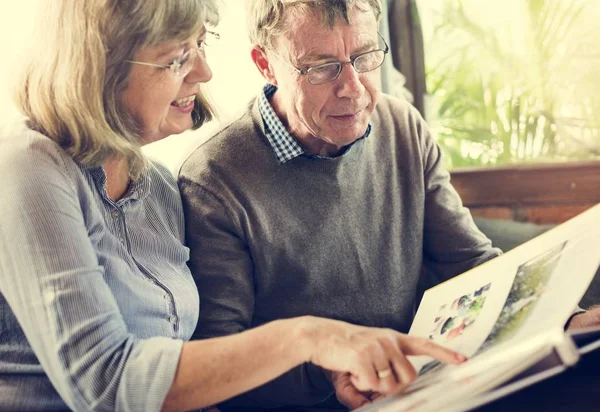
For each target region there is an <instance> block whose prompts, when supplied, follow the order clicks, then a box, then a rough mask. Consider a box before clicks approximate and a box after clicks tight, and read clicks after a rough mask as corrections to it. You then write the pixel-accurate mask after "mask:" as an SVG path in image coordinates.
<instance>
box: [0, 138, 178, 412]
mask: <svg viewBox="0 0 600 412" xmlns="http://www.w3.org/2000/svg"><path fill="white" fill-rule="evenodd" d="M15 146H19V147H17V148H15V147H13V146H12V145H10V144H8V143H5V142H1V141H0V192H1V193H2V196H0V217H1V221H0V294H1V296H0V297H4V298H5V299H6V302H7V303H8V305H9V307H10V310H11V311H12V313H13V314H14V316H15V318H16V319H17V321H18V323H19V326H20V327H21V328H22V330H23V332H24V333H25V335H26V337H27V340H28V342H29V344H30V345H31V347H32V349H33V351H34V352H35V355H36V357H37V359H38V360H39V362H40V364H41V366H42V367H43V369H44V372H45V373H46V374H47V376H48V378H49V379H50V381H51V382H52V385H53V386H54V388H55V389H56V391H57V392H58V393H59V395H60V396H61V397H62V399H63V400H64V402H65V403H66V404H67V405H68V406H69V408H71V409H73V410H78V411H92V410H121V411H132V410H147V411H158V410H160V409H161V407H162V404H163V402H164V399H165V397H166V394H167V393H168V391H169V389H170V387H171V384H172V381H173V379H174V376H175V371H176V368H177V364H178V361H179V356H180V352H181V348H182V342H181V341H178V340H173V339H167V338H158V337H157V338H150V339H146V340H138V339H137V338H136V337H135V336H133V335H132V334H131V333H129V332H128V331H127V327H126V325H125V323H124V321H123V318H122V316H121V314H120V311H119V307H118V305H117V303H116V301H115V299H114V296H113V295H112V292H111V290H110V288H109V287H108V285H107V284H106V282H105V280H104V268H103V267H102V266H100V265H99V264H98V259H97V256H96V254H95V251H94V248H93V245H92V242H93V238H94V233H95V230H94V227H89V228H88V227H86V220H85V217H84V216H85V214H86V213H87V211H84V210H82V209H81V202H80V199H79V197H78V196H79V192H78V190H77V187H78V186H77V184H76V183H75V180H76V179H74V177H73V176H74V174H73V173H74V170H75V169H76V166H74V164H73V163H71V166H72V167H71V168H70V169H68V168H67V166H66V165H65V161H66V159H65V157H66V155H64V154H62V153H61V152H60V151H59V149H58V148H57V147H56V146H55V145H54V144H53V143H51V142H50V141H48V142H39V141H38V142H37V143H35V144H32V145H30V146H29V147H26V148H24V147H22V146H21V145H15ZM96 241H97V240H96ZM0 304H1V303H0ZM1 309H2V307H0V310H1ZM7 316H8V315H7Z"/></svg>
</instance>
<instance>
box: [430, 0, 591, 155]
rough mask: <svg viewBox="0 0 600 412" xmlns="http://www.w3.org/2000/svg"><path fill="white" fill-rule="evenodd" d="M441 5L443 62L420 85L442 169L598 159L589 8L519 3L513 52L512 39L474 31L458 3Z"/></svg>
mask: <svg viewBox="0 0 600 412" xmlns="http://www.w3.org/2000/svg"><path fill="white" fill-rule="evenodd" d="M445 1H446V2H445V8H444V11H443V13H442V21H441V23H440V24H439V25H438V26H437V27H436V29H435V34H434V45H433V47H437V48H438V49H442V48H443V49H444V50H446V52H445V53H443V54H441V56H440V57H439V58H438V59H436V61H434V62H431V61H428V73H427V83H428V88H429V93H430V94H432V95H433V96H434V99H435V101H436V102H437V110H436V115H437V119H433V120H432V121H431V126H432V131H433V133H434V134H435V135H436V137H437V139H438V142H439V143H440V145H441V146H442V149H443V150H444V152H445V154H446V158H447V162H448V166H449V167H456V166H461V167H462V166H482V165H499V164H510V163H523V162H532V161H562V160H572V159H594V158H600V132H599V130H600V127H599V126H600V124H599V121H600V81H598V69H600V65H598V62H600V59H598V57H599V56H600V53H597V52H596V51H595V50H594V49H592V50H591V51H590V47H591V45H590V44H591V43H590V40H591V39H594V38H595V37H596V36H593V35H592V32H591V31H590V30H592V29H589V27H590V26H592V25H590V24H587V23H586V22H585V21H584V20H583V16H585V14H586V11H587V9H588V7H598V6H597V5H595V4H594V3H595V2H590V1H584V0H523V2H524V4H525V6H524V7H523V9H520V10H514V13H525V14H526V16H527V17H526V18H525V19H524V21H525V22H526V26H527V27H525V28H523V33H524V35H523V37H524V38H523V42H522V43H523V45H522V49H520V50H514V45H515V44H520V43H519V42H515V41H514V39H511V38H508V39H507V38H506V37H510V36H511V35H510V34H508V33H512V32H511V31H510V30H506V31H505V32H502V31H499V30H497V29H496V30H493V29H491V28H488V27H485V26H483V25H482V24H480V23H479V22H478V21H475V20H474V19H472V18H471V17H470V16H469V14H468V13H467V12H466V10H465V7H464V4H463V3H464V0H445ZM485 1H493V0H485ZM586 26H587V28H588V29H586ZM593 26H594V29H593V31H596V32H598V29H596V28H595V25H593ZM593 41H594V42H596V40H593ZM586 53H588V54H589V55H590V56H591V57H590V60H589V61H588V60H585V59H586V56H587V54H586ZM582 59H583V60H582ZM582 62H583V64H582Z"/></svg>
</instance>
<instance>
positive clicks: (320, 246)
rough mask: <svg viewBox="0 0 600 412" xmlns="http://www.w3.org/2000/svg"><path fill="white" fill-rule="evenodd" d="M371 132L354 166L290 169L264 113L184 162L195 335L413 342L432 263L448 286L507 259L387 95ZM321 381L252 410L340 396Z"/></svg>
mask: <svg viewBox="0 0 600 412" xmlns="http://www.w3.org/2000/svg"><path fill="white" fill-rule="evenodd" d="M371 124H372V130H371V134H370V135H369V136H368V137H367V138H365V139H361V140H359V141H357V142H356V143H354V145H353V146H352V147H351V148H350V150H348V151H346V152H345V153H344V155H342V156H339V157H335V158H331V159H317V158H311V157H307V156H300V157H298V158H295V159H293V160H291V161H289V162H287V163H285V164H283V165H282V164H279V163H278V162H277V160H276V158H275V155H274V153H273V151H272V149H271V147H270V145H269V143H268V141H267V139H266V137H265V136H264V125H263V122H262V119H261V116H260V113H259V110H258V107H257V104H256V103H254V104H253V105H252V106H250V107H249V108H248V110H247V111H246V112H245V113H244V114H243V115H242V116H241V117H240V118H239V119H238V120H236V121H234V122H233V123H232V124H230V125H229V126H228V127H226V128H225V129H223V130H222V131H220V132H219V133H218V134H217V135H215V136H214V137H213V138H212V139H210V140H209V141H208V142H207V143H205V144H204V145H202V146H201V147H199V148H198V149H196V150H195V151H194V152H193V153H192V154H191V155H190V157H189V158H188V159H187V160H186V161H185V163H184V164H183V166H182V168H181V172H180V176H179V185H180V188H181V191H182V196H183V203H184V210H185V213H186V222H187V223H186V225H187V229H186V237H187V242H188V244H189V246H190V248H191V260H190V266H191V270H192V274H193V276H194V278H195V279H196V281H197V284H198V289H199V292H200V301H201V303H200V320H199V324H198V328H197V330H196V335H195V336H196V337H198V338H204V337H211V336H219V335H226V334H231V333H235V332H239V331H242V330H244V329H247V328H251V327H254V326H257V325H260V324H262V323H265V322H268V321H271V320H274V319H278V318H287V317H293V316H299V315H306V314H311V315H317V316H324V317H329V318H335V319H341V320H345V321H349V322H353V323H358V324H362V325H369V326H382V327H389V328H393V329H396V330H399V331H404V332H406V331H407V330H408V329H409V327H410V324H411V321H412V318H413V315H414V309H415V298H416V296H417V284H418V282H419V274H420V273H421V268H422V265H423V263H425V264H426V265H427V267H428V268H429V269H430V271H431V272H433V273H434V274H435V275H436V276H437V277H438V278H439V279H447V278H450V277H452V276H455V275H457V274H459V273H462V272H464V271H466V270H468V269H470V268H472V267H474V266H476V265H478V264H480V263H482V262H484V261H487V260H489V259H491V258H493V257H495V256H497V255H498V254H499V253H500V252H499V250H497V249H493V248H492V247H491V244H490V241H489V240H488V239H487V238H486V237H485V236H484V235H483V234H481V232H479V230H478V229H477V228H476V227H475V225H474V223H473V220H472V219H471V216H470V214H469V212H468V210H467V209H465V208H463V207H462V205H461V202H460V199H459V197H458V195H457V194H456V192H455V191H454V189H453V188H452V186H451V185H450V182H449V174H448V172H447V171H446V170H445V169H444V167H443V164H442V159H441V153H440V149H439V147H438V146H437V145H436V144H435V142H434V141H433V140H432V138H431V136H430V134H429V131H428V129H427V126H426V125H425V123H424V121H423V120H422V118H421V117H420V116H419V114H418V113H417V112H416V110H415V109H414V108H413V107H412V106H410V105H409V104H407V103H405V102H402V101H399V100H395V99H392V98H390V97H386V96H384V97H383V98H382V100H381V101H380V103H379V104H378V106H377V108H376V110H375V112H374V114H373V116H372V118H371ZM429 283H431V282H429ZM313 372H314V370H312V369H311V368H306V367H302V368H297V369H296V370H294V371H292V372H290V373H288V374H286V375H284V376H283V377H281V378H279V379H277V380H276V381H275V382H273V383H270V384H267V385H265V386H264V387H262V388H259V389H258V390H255V391H253V392H251V393H250V394H249V395H248V396H246V397H245V399H246V400H249V399H250V400H252V401H253V402H255V403H256V404H258V405H261V406H269V407H274V406H284V405H290V404H311V403H314V402H316V401H318V400H320V399H322V398H323V397H325V396H327V395H328V393H330V391H331V388H330V387H329V386H328V385H327V384H326V382H324V381H322V379H321V378H320V377H319V375H318V374H316V373H313Z"/></svg>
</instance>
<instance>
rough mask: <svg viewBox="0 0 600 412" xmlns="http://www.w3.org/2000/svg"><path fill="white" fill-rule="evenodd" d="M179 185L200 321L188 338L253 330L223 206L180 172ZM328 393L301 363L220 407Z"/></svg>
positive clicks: (243, 264) (294, 401) (242, 245)
mask: <svg viewBox="0 0 600 412" xmlns="http://www.w3.org/2000/svg"><path fill="white" fill-rule="evenodd" d="M179 186H180V189H181V195H182V200H183V207H184V213H185V216H186V219H185V220H186V240H187V243H188V246H189V248H190V253H191V255H190V261H189V265H190V269H191V272H192V276H193V277H194V280H195V282H196V285H197V287H198V292H199V295H200V318H199V320H198V325H197V328H196V331H195V333H194V339H204V338H210V337H216V336H223V335H229V334H233V333H238V332H242V331H244V330H246V329H249V328H250V327H252V326H253V325H252V317H253V309H254V292H255V291H254V265H253V262H252V256H251V254H250V251H249V247H248V245H247V244H246V242H245V240H244V239H245V237H244V235H243V233H242V230H241V229H240V228H239V225H237V224H236V223H235V219H234V218H233V215H232V214H231V212H229V208H228V207H227V206H226V205H225V204H223V202H221V201H220V200H219V199H218V198H217V197H216V196H215V195H214V194H212V193H210V192H209V191H207V190H206V189H204V188H203V187H201V186H200V185H199V184H198V183H197V182H195V181H194V180H193V178H192V177H191V176H188V175H187V174H186V175H184V174H181V175H180V176H179ZM291 350H294V348H290V351H291ZM249 355H250V356H251V354H249ZM332 393H333V387H332V386H331V384H330V383H329V381H328V380H327V379H326V377H325V375H324V373H323V371H322V370H321V369H320V368H318V367H317V366H315V365H312V364H304V365H301V366H298V367H296V368H294V369H292V370H291V371H290V372H288V373H286V374H284V375H282V376H280V377H279V378H277V379H275V380H274V381H271V382H270V383H268V384H266V385H263V386H261V387H259V388H257V389H255V390H252V391H250V392H248V393H247V394H245V395H242V396H239V397H237V398H235V399H233V400H231V401H228V402H227V403H225V405H224V408H225V410H226V409H227V406H229V407H236V408H237V407H240V408H242V409H243V408H249V407H263V408H275V407H281V406H290V405H311V404H316V403H319V402H321V401H323V400H324V399H327V398H328V397H329V396H330V395H331V394H332Z"/></svg>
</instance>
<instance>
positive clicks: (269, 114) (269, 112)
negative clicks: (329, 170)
mask: <svg viewBox="0 0 600 412" xmlns="http://www.w3.org/2000/svg"><path fill="white" fill-rule="evenodd" d="M276 91H277V86H274V85H272V84H269V83H268V84H266V85H265V86H264V87H263V91H262V93H261V94H260V95H259V97H258V109H259V111H260V115H261V117H262V119H263V122H264V124H265V135H266V137H267V140H268V141H269V143H270V144H271V149H273V152H274V153H275V156H276V157H277V161H278V162H279V164H284V163H286V162H289V161H290V160H292V159H294V158H296V157H298V156H302V155H307V156H311V157H315V158H325V159H328V157H325V156H314V155H311V154H309V153H306V151H305V150H304V148H303V147H302V146H301V145H300V143H298V140H296V138H295V137H294V136H292V135H291V134H290V132H288V131H287V129H286V127H285V126H284V125H283V123H282V122H281V119H280V118H279V116H277V113H275V110H273V106H271V103H270V102H269V98H270V97H271V96H273V94H274V93H275V92H276ZM370 132H371V124H369V126H368V127H367V130H366V132H365V134H364V135H363V136H362V137H361V139H362V138H365V137H367V136H368V135H369V133H370ZM357 140H360V139H357ZM353 144H354V143H353ZM351 146H352V145H349V146H348V148H347V150H348V149H349V148H350V147H351Z"/></svg>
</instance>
